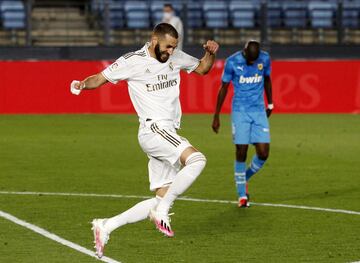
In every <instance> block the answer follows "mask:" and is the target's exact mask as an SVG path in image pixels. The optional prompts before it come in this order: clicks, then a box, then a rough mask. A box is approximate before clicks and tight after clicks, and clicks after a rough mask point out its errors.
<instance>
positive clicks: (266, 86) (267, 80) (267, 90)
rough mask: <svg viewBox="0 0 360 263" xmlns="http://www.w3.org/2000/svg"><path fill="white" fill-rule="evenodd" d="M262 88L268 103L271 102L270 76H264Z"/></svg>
mask: <svg viewBox="0 0 360 263" xmlns="http://www.w3.org/2000/svg"><path fill="white" fill-rule="evenodd" d="M264 89H265V95H266V98H267V101H268V104H273V100H272V83H271V78H270V77H266V78H265V82H264Z"/></svg>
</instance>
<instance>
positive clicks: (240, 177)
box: [235, 161, 246, 197]
mask: <svg viewBox="0 0 360 263" xmlns="http://www.w3.org/2000/svg"><path fill="white" fill-rule="evenodd" d="M235 183H236V190H237V192H238V195H239V197H244V196H246V163H245V162H238V161H235Z"/></svg>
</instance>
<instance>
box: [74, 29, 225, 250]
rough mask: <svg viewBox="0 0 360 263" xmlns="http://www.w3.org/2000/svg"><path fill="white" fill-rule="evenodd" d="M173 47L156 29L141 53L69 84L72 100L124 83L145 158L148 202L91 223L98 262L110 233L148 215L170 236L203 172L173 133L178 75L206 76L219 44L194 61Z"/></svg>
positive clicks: (170, 37)
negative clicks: (173, 216) (177, 211)
mask: <svg viewBox="0 0 360 263" xmlns="http://www.w3.org/2000/svg"><path fill="white" fill-rule="evenodd" d="M177 42H178V33H177V31H176V29H175V28H174V27H173V26H171V25H170V24H166V23H161V24H158V25H157V26H156V27H155V28H154V30H153V34H152V37H151V41H150V42H149V43H146V44H145V46H144V47H143V48H142V49H140V50H138V51H135V52H130V53H128V54H125V55H123V56H121V57H120V58H119V59H117V60H116V61H115V62H114V63H113V64H112V65H110V66H109V67H107V68H106V69H105V70H104V71H102V72H100V73H98V74H96V75H93V76H90V77H87V78H86V79H85V80H83V81H73V82H72V83H71V91H72V93H73V94H76V95H78V94H80V92H81V91H82V90H83V89H94V88H97V87H99V86H101V85H103V84H105V83H106V82H111V83H114V84H115V83H117V82H118V81H120V80H125V81H127V83H128V89H129V94H130V98H131V101H132V103H133V105H134V108H135V110H136V112H137V114H138V116H139V122H140V127H139V133H138V140H139V143H140V146H141V148H142V149H143V151H144V152H145V153H146V154H147V155H148V157H149V163H148V170H149V181H150V190H152V191H155V193H156V196H155V197H154V198H151V199H148V200H144V201H142V202H140V203H138V204H136V205H135V206H133V207H132V208H130V209H128V210H127V211H125V212H123V213H121V214H119V215H116V216H114V217H111V218H105V219H94V220H93V222H92V225H93V227H92V229H93V231H94V239H95V240H94V242H95V249H96V254H97V256H98V257H102V255H103V253H104V246H105V244H106V243H107V241H108V239H109V235H110V233H111V232H112V231H114V230H115V229H117V228H119V227H121V226H123V225H125V224H129V223H135V222H138V221H141V220H144V219H146V218H147V217H148V216H149V217H150V219H151V220H152V221H153V222H154V223H155V226H156V228H157V229H158V230H159V231H160V232H162V233H163V234H165V235H166V236H168V237H172V236H174V232H173V231H172V229H171V226H170V219H169V210H170V208H171V206H172V204H173V202H174V201H175V199H176V198H177V197H178V196H179V195H181V194H182V193H184V192H185V191H186V190H187V189H188V188H189V187H190V185H191V184H192V183H193V182H194V181H195V180H196V178H197V177H198V176H199V175H200V173H201V171H202V170H203V169H204V167H205V164H206V158H205V156H204V155H203V154H202V153H201V152H199V151H198V150H196V149H195V148H194V147H193V146H192V145H191V144H190V142H189V141H188V140H186V139H185V138H183V137H180V136H179V135H178V134H177V132H176V130H177V129H178V128H179V127H180V118H181V107H180V101H179V94H180V89H179V86H180V70H185V71H187V72H188V73H191V72H196V73H198V74H200V75H204V74H207V73H208V72H209V71H210V69H211V67H212V65H213V64H214V61H215V54H216V52H217V50H218V48H219V45H218V44H217V43H216V42H215V41H211V40H209V41H207V42H206V44H204V45H203V47H204V50H205V55H204V56H203V57H202V58H201V59H200V60H199V59H197V58H195V57H192V56H190V55H188V54H186V53H184V52H183V51H181V50H177V49H176V46H177ZM193 88H196V87H193Z"/></svg>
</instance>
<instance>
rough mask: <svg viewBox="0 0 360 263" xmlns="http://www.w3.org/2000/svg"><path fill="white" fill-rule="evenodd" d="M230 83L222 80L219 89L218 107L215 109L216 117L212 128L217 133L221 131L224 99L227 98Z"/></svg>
mask: <svg viewBox="0 0 360 263" xmlns="http://www.w3.org/2000/svg"><path fill="white" fill-rule="evenodd" d="M229 84H230V82H222V84H221V87H220V89H219V93H218V96H217V101H216V109H215V114H214V119H213V123H212V129H213V131H214V132H216V133H218V132H219V128H220V111H221V107H222V105H223V104H224V100H225V98H226V95H227V92H228V87H229Z"/></svg>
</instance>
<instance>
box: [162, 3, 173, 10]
mask: <svg viewBox="0 0 360 263" xmlns="http://www.w3.org/2000/svg"><path fill="white" fill-rule="evenodd" d="M164 7H170V8H171V9H172V10H174V7H173V6H172V4H170V3H165V4H164Z"/></svg>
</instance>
